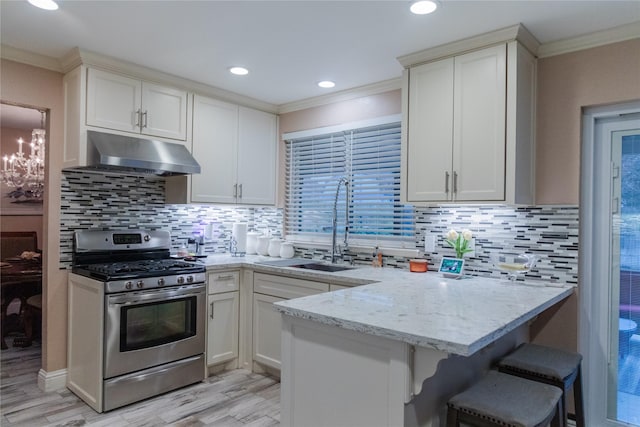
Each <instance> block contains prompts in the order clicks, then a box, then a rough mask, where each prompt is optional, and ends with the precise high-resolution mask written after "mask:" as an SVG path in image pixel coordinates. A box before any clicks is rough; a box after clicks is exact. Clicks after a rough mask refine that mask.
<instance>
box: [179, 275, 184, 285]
mask: <svg viewBox="0 0 640 427" xmlns="http://www.w3.org/2000/svg"><path fill="white" fill-rule="evenodd" d="M183 283H184V277H182V276H179V277H178V284H179V285H182V284H183Z"/></svg>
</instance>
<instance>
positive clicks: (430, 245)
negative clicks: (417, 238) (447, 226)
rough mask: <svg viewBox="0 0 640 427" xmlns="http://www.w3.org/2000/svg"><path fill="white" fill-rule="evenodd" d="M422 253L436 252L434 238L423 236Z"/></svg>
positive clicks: (427, 235) (428, 235)
mask: <svg viewBox="0 0 640 427" xmlns="http://www.w3.org/2000/svg"><path fill="white" fill-rule="evenodd" d="M424 251H425V252H435V251H436V236H432V235H430V234H425V236H424Z"/></svg>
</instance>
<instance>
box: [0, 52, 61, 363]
mask: <svg viewBox="0 0 640 427" xmlns="http://www.w3.org/2000/svg"><path fill="white" fill-rule="evenodd" d="M0 69H1V73H0V99H2V101H5V102H11V103H16V104H22V105H25V106H29V107H36V108H40V109H46V110H48V129H46V130H47V135H49V138H48V141H47V143H48V144H49V147H48V150H47V179H46V183H45V185H46V190H45V191H46V194H45V197H44V198H45V201H44V213H45V220H44V230H43V231H44V232H43V234H44V235H43V238H42V240H41V243H40V246H41V247H42V249H43V251H44V277H43V317H44V319H43V331H42V333H43V351H42V368H43V369H44V370H45V371H47V372H52V371H56V370H59V369H63V368H65V367H66V365H67V363H66V359H67V352H66V346H67V338H66V335H67V334H66V331H67V275H66V272H64V271H61V270H60V269H59V265H60V250H59V247H60V225H59V224H60V172H59V171H60V169H61V167H62V166H61V165H62V138H63V93H62V74H60V73H56V72H53V71H49V70H45V69H42V68H36V67H32V66H29V65H24V64H19V63H16V62H13V61H7V60H2V61H1V62H0Z"/></svg>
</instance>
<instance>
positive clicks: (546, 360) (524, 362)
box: [498, 344, 585, 427]
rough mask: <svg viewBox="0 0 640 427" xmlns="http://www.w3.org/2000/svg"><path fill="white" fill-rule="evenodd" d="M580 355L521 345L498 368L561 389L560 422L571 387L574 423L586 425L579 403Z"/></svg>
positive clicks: (580, 389) (580, 383) (565, 411)
mask: <svg viewBox="0 0 640 427" xmlns="http://www.w3.org/2000/svg"><path fill="white" fill-rule="evenodd" d="M581 362H582V355H581V354H579V353H574V352H570V351H565V350H559V349H557V348H551V347H545V346H541V345H537V344H522V345H521V346H520V347H518V348H517V349H516V350H515V351H513V352H512V353H510V354H508V355H507V356H506V357H504V358H503V359H502V360H500V361H499V362H498V370H499V371H500V372H504V373H507V374H511V375H516V376H518V377H522V378H527V379H530V380H533V381H538V382H541V383H545V384H550V385H553V386H556V387H559V388H560V389H561V390H562V400H561V402H560V405H561V409H562V423H561V425H562V426H564V427H566V425H567V391H569V389H570V388H572V387H573V396H574V400H575V409H576V426H577V427H585V423H584V407H583V402H582V374H581V369H580V364H581Z"/></svg>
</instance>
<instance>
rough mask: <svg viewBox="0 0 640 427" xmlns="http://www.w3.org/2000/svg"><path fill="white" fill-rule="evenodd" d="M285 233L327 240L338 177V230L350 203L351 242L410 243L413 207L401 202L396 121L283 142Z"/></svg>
mask: <svg viewBox="0 0 640 427" xmlns="http://www.w3.org/2000/svg"><path fill="white" fill-rule="evenodd" d="M287 176H288V179H287V184H286V207H285V232H286V234H287V236H288V237H291V238H293V239H294V240H307V241H326V240H328V239H330V236H331V230H332V218H333V204H334V200H335V197H336V190H337V184H338V182H339V180H340V178H342V177H345V178H347V179H348V180H349V187H350V188H349V189H350V200H348V201H347V200H346V191H344V187H341V188H340V192H339V197H338V205H337V211H338V216H337V218H338V233H339V234H340V235H342V233H344V226H345V224H344V212H345V203H349V236H350V240H352V241H353V240H391V241H394V240H395V241H410V240H413V237H414V222H413V207H412V206H410V205H403V204H401V203H400V123H399V122H394V123H389V124H383V125H376V126H370V127H366V128H360V129H351V130H346V131H340V132H333V133H328V134H323V135H315V136H306V137H302V138H296V139H291V140H288V141H287Z"/></svg>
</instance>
